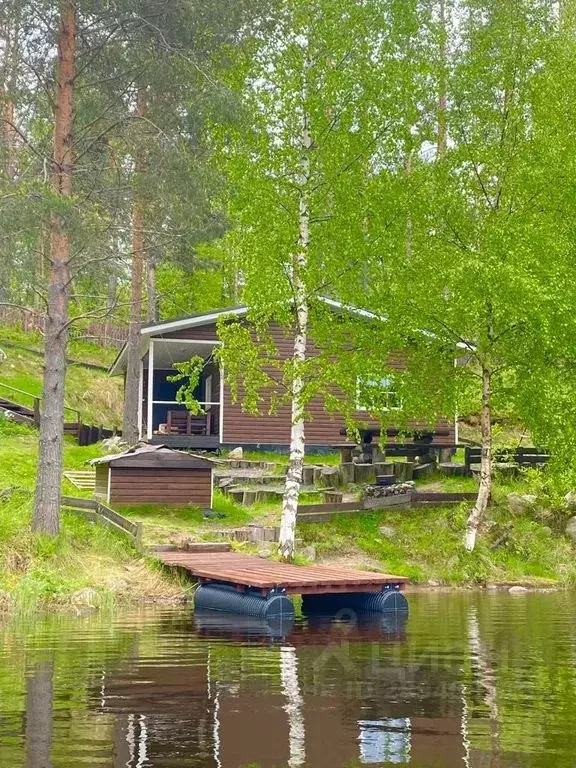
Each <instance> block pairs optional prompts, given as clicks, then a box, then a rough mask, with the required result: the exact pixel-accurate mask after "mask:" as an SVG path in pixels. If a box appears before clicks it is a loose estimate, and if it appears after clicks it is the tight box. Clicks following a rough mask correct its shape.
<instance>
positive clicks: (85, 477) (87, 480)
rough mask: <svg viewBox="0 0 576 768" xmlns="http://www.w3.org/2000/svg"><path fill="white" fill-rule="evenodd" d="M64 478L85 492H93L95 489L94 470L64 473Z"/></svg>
mask: <svg viewBox="0 0 576 768" xmlns="http://www.w3.org/2000/svg"><path fill="white" fill-rule="evenodd" d="M64 477H65V478H66V480H69V481H70V482H71V483H72V485H74V486H75V487H76V488H81V489H82V490H85V491H93V490H94V489H95V488H96V471H95V470H94V469H85V470H76V471H74V472H64Z"/></svg>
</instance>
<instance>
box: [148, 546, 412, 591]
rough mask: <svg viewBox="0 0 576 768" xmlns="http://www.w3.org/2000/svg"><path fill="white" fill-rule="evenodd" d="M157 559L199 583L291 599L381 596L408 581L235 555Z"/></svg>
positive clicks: (169, 555)
mask: <svg viewBox="0 0 576 768" xmlns="http://www.w3.org/2000/svg"><path fill="white" fill-rule="evenodd" d="M158 558H159V559H160V560H161V561H162V562H163V563H164V564H165V565H169V566H175V567H179V568H184V569H185V570H187V571H188V572H189V573H190V574H192V575H193V576H195V577H196V578H198V579H199V580H200V581H215V582H223V583H226V584H234V585H236V586H237V587H238V588H239V589H245V588H247V587H252V588H255V589H261V590H263V591H267V590H270V589H277V588H282V589H284V590H285V591H286V592H287V593H288V594H292V595H322V594H337V593H342V592H380V591H382V589H383V588H384V587H386V586H389V585H398V586H399V587H402V586H403V585H404V584H405V583H406V582H407V581H408V579H407V578H406V577H404V576H392V575H390V574H385V573H374V572H371V571H357V570H353V569H348V568H338V567H334V566H329V565H312V566H299V565H289V564H287V563H277V562H273V561H270V560H266V559H263V558H259V557H251V556H249V555H242V554H238V553H236V552H222V553H208V552H205V553H201V552H159V553H158Z"/></svg>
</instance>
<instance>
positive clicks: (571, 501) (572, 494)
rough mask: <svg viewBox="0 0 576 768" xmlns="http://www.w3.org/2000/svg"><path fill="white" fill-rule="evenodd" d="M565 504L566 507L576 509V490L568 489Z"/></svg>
mask: <svg viewBox="0 0 576 768" xmlns="http://www.w3.org/2000/svg"><path fill="white" fill-rule="evenodd" d="M564 504H565V505H566V509H570V510H572V509H576V491H568V493H567V494H566V496H564Z"/></svg>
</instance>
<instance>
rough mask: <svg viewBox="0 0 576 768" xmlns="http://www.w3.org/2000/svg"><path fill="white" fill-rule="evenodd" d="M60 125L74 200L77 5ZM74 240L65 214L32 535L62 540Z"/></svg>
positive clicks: (65, 52) (59, 143)
mask: <svg viewBox="0 0 576 768" xmlns="http://www.w3.org/2000/svg"><path fill="white" fill-rule="evenodd" d="M60 9H61V10H60V28H59V32H58V72H57V82H56V104H55V124H54V157H53V163H52V188H53V191H54V193H55V194H56V195H58V196H59V197H60V198H64V199H65V198H68V197H70V196H71V194H72V173H73V170H74V156H73V152H74V146H73V139H72V126H73V105H74V85H75V77H76V3H75V0H61V4H60ZM69 286H70V239H69V235H68V232H67V230H66V222H65V220H64V217H63V216H62V214H61V213H57V214H53V215H52V217H51V220H50V276H49V284H48V308H47V316H46V330H45V336H44V381H43V386H42V411H41V416H40V440H39V453H38V473H37V477H36V492H35V498H34V515H33V518H32V530H33V531H35V532H37V533H43V534H46V535H49V536H56V535H57V534H58V531H59V527H60V486H61V481H62V452H63V446H64V385H65V380H66V345H67V341H68V291H69Z"/></svg>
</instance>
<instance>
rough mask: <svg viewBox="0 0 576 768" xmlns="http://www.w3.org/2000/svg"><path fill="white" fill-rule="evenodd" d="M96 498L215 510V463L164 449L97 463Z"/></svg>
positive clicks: (127, 453) (138, 450)
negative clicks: (213, 472) (211, 508)
mask: <svg viewBox="0 0 576 768" xmlns="http://www.w3.org/2000/svg"><path fill="white" fill-rule="evenodd" d="M90 463H91V464H93V465H94V467H95V469H96V487H95V495H96V496H98V497H99V498H101V499H104V500H105V501H106V502H107V503H109V504H162V505H163V506H167V507H186V506H194V507H202V508H209V507H211V506H212V488H213V480H212V468H213V462H212V461H210V460H209V459H206V458H204V457H203V456H194V455H191V454H187V453H182V452H181V451H175V450H172V449H171V448H167V447H166V446H164V445H144V446H138V447H136V448H131V449H130V450H128V451H125V452H124V453H119V454H116V455H113V456H103V457H102V458H99V459H93V460H92V461H91V462H90Z"/></svg>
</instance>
